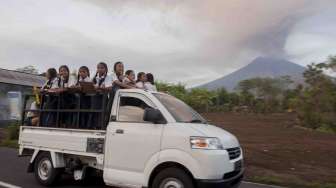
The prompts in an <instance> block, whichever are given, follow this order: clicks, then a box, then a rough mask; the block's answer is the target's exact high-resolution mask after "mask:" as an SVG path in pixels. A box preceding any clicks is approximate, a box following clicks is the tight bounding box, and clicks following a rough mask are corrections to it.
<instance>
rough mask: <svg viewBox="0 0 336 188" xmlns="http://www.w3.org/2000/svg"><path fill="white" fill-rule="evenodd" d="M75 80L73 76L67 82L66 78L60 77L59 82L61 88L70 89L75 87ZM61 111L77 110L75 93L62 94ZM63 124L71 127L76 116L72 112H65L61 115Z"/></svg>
mask: <svg viewBox="0 0 336 188" xmlns="http://www.w3.org/2000/svg"><path fill="white" fill-rule="evenodd" d="M74 82H75V79H74V77H73V76H69V78H68V79H67V80H66V79H64V77H62V76H61V77H60V78H59V81H58V86H59V88H63V89H66V88H69V87H70V86H72V85H74ZM61 98H62V100H61V109H75V108H76V102H77V101H76V96H75V95H74V94H73V93H69V92H66V91H65V92H62V93H61ZM60 119H61V124H62V125H66V126H70V125H73V124H74V121H75V114H74V113H71V112H63V113H61V114H60Z"/></svg>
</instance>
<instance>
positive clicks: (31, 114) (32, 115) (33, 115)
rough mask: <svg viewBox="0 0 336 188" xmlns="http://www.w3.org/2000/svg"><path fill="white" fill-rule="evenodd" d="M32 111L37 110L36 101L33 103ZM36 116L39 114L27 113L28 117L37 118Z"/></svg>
mask: <svg viewBox="0 0 336 188" xmlns="http://www.w3.org/2000/svg"><path fill="white" fill-rule="evenodd" d="M30 110H37V105H36V102H35V101H34V102H32V103H31V105H30ZM35 116H37V112H32V111H29V112H28V113H27V117H35Z"/></svg>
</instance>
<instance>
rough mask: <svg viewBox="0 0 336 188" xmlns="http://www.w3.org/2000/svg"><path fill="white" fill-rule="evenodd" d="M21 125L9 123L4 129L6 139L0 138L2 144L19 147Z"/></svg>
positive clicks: (3, 145)
mask: <svg viewBox="0 0 336 188" xmlns="http://www.w3.org/2000/svg"><path fill="white" fill-rule="evenodd" d="M19 130H20V126H19V125H18V124H12V125H9V126H8V127H6V128H5V129H4V135H5V138H4V140H2V141H1V140H0V146H2V147H11V148H18V147H19V145H18V139H19Z"/></svg>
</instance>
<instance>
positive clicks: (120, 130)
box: [116, 129, 124, 134]
mask: <svg viewBox="0 0 336 188" xmlns="http://www.w3.org/2000/svg"><path fill="white" fill-rule="evenodd" d="M116 133H117V134H124V130H123V129H117V130H116Z"/></svg>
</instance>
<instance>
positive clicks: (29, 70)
mask: <svg viewBox="0 0 336 188" xmlns="http://www.w3.org/2000/svg"><path fill="white" fill-rule="evenodd" d="M16 70H17V71H20V72H25V73H29V74H38V73H39V72H38V70H37V69H36V68H35V67H34V66H33V65H28V66H25V67H22V68H17V69H16Z"/></svg>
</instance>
